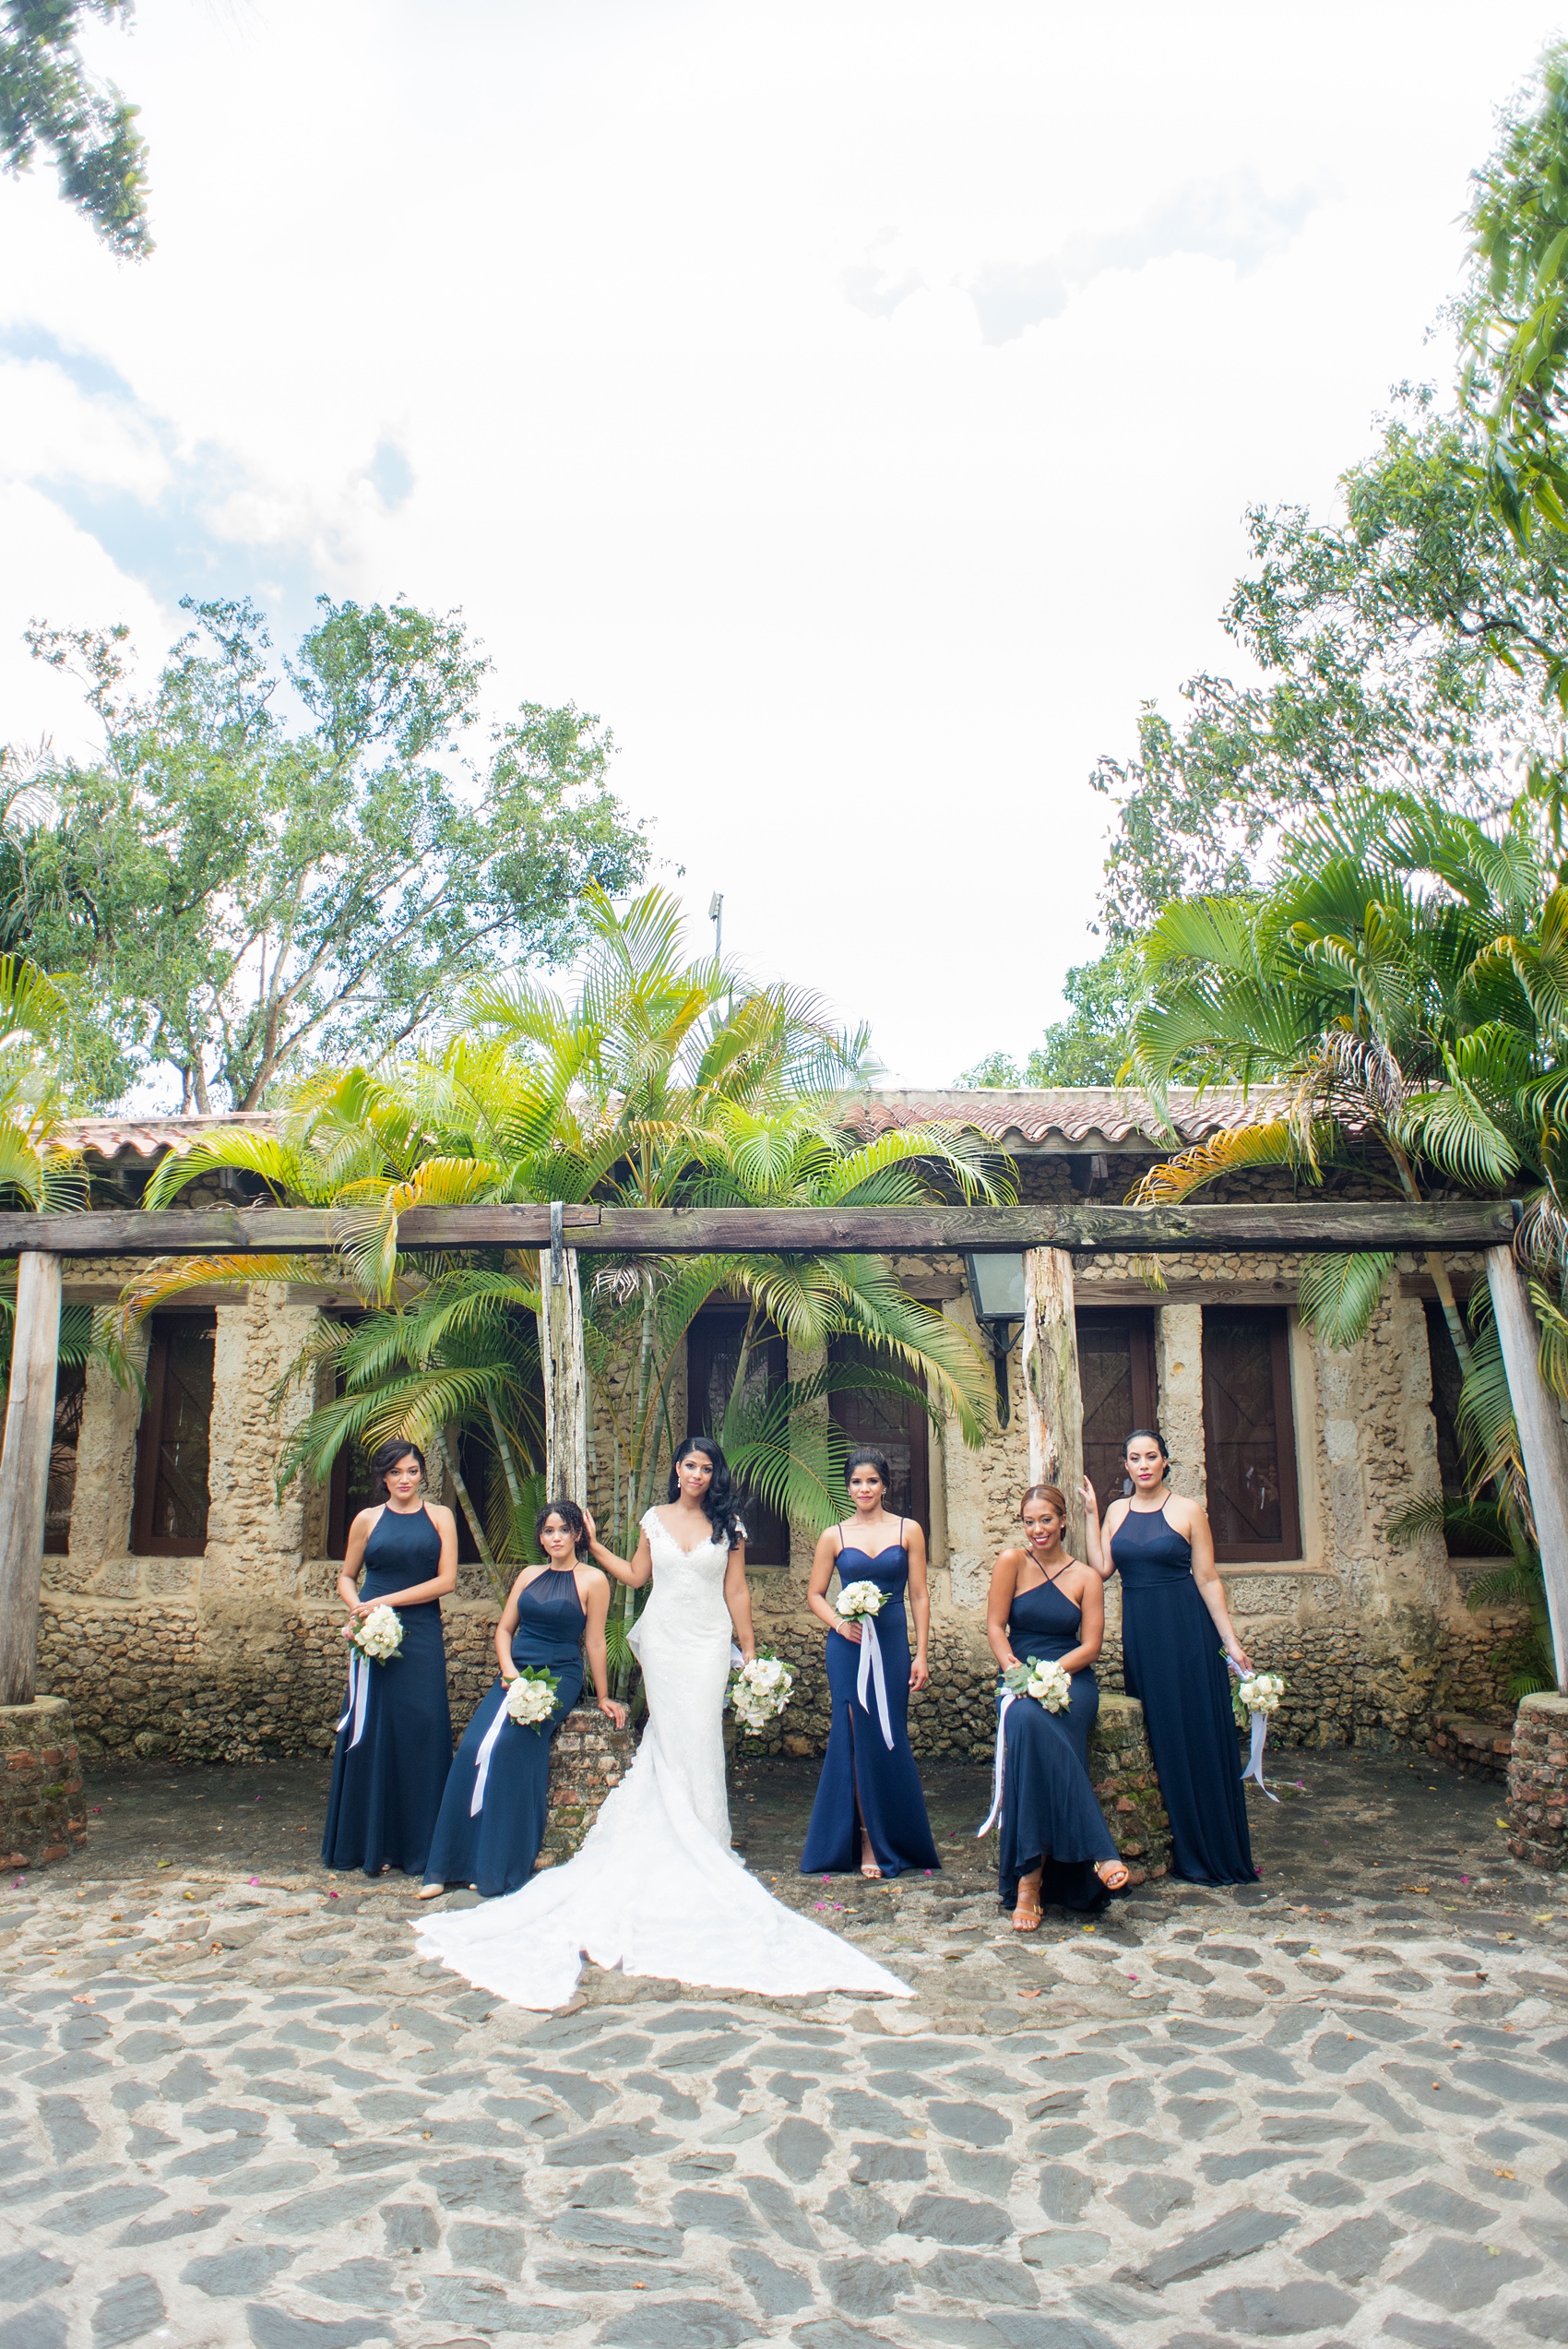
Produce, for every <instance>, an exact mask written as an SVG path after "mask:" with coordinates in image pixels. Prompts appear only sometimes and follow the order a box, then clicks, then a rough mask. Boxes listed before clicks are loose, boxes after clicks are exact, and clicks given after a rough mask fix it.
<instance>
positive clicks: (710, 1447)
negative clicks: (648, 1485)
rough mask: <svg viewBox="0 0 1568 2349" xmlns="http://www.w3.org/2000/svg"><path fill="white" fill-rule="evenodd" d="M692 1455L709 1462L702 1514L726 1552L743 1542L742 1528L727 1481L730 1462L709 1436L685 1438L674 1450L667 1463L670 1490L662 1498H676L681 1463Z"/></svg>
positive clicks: (732, 1488)
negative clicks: (708, 1475) (710, 1463)
mask: <svg viewBox="0 0 1568 2349" xmlns="http://www.w3.org/2000/svg"><path fill="white" fill-rule="evenodd" d="M694 1452H701V1454H702V1456H703V1458H704V1460H707V1461H712V1463H713V1474H712V1475H711V1476H710V1477H709V1478H708V1483H707V1492H706V1493H705V1494H704V1495H703V1496H702V1506H703V1513H704V1515H705V1516H706V1517H707V1521H708V1523H709V1524H710V1525H711V1526H712V1528H713V1538H714V1540H715V1541H716V1542H722V1543H723V1544H724V1546H725V1548H726V1549H727V1550H732V1549H733V1548H734V1547H735V1544H737V1543H738V1542H743V1541H744V1540H745V1538H746V1529H745V1527H744V1526H743V1525H742V1522H741V1516H740V1510H739V1508H738V1507H737V1504H736V1493H735V1487H734V1485H732V1484H731V1479H730V1463H729V1461H727V1460H726V1459H725V1457H724V1455H723V1453H722V1452H721V1451H720V1450H719V1447H718V1445H717V1444H716V1443H715V1442H714V1440H713V1437H711V1436H688V1437H687V1438H686V1440H685V1442H684V1443H683V1444H682V1445H680V1446H679V1447H678V1449H677V1450H676V1453H675V1457H674V1459H673V1460H672V1461H671V1463H670V1490H669V1492H668V1494H667V1495H666V1496H665V1497H666V1499H668V1500H671V1501H678V1500H679V1499H680V1497H681V1473H680V1471H681V1462H682V1461H683V1460H690V1458H691V1456H692V1454H693V1453H694Z"/></svg>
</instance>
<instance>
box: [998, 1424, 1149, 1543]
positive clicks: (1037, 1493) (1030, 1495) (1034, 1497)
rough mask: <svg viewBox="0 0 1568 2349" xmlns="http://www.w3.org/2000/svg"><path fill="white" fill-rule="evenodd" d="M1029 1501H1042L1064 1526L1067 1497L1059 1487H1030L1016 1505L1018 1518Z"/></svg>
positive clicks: (1129, 1439)
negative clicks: (1053, 1511) (1052, 1510)
mask: <svg viewBox="0 0 1568 2349" xmlns="http://www.w3.org/2000/svg"><path fill="white" fill-rule="evenodd" d="M1132 1440H1133V1439H1132V1437H1130V1436H1129V1437H1128V1438H1127V1441H1128V1442H1129V1443H1131V1442H1132ZM1031 1501H1043V1502H1044V1503H1045V1505H1046V1507H1047V1508H1053V1509H1054V1510H1055V1511H1056V1514H1057V1516H1058V1517H1059V1518H1060V1519H1061V1520H1062V1522H1063V1525H1065V1524H1066V1522H1067V1496H1066V1494H1065V1493H1064V1492H1063V1490H1062V1487H1061V1485H1030V1486H1029V1489H1028V1492H1027V1493H1026V1494H1025V1495H1024V1497H1023V1499H1022V1500H1021V1501H1020V1502H1019V1503H1018V1515H1019V1517H1020V1518H1021V1517H1022V1516H1023V1514H1024V1511H1025V1510H1026V1509H1027V1508H1028V1505H1029V1503H1030V1502H1031Z"/></svg>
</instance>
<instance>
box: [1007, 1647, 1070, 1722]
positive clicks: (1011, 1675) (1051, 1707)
mask: <svg viewBox="0 0 1568 2349" xmlns="http://www.w3.org/2000/svg"><path fill="white" fill-rule="evenodd" d="M1002 1685H1003V1687H1004V1688H1011V1690H1012V1691H1013V1694H1014V1695H1015V1696H1016V1697H1032V1698H1033V1699H1034V1700H1035V1702H1036V1704H1037V1705H1043V1706H1044V1707H1045V1710H1046V1711H1047V1712H1065V1711H1066V1710H1067V1708H1068V1706H1069V1705H1070V1704H1071V1703H1072V1701H1073V1680H1072V1675H1071V1674H1070V1673H1066V1672H1063V1669H1062V1666H1061V1665H1060V1664H1059V1663H1054V1662H1052V1661H1051V1660H1050V1659H1049V1658H1047V1657H1044V1656H1035V1657H1031V1658H1030V1659H1029V1661H1028V1663H1015V1664H1009V1665H1008V1667H1007V1670H1006V1671H1005V1672H1004V1674H1003V1675H1002Z"/></svg>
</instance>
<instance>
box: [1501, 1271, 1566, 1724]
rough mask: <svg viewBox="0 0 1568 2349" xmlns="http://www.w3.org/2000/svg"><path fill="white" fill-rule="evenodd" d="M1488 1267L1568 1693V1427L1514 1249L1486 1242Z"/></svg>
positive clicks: (1560, 1674) (1560, 1679) (1561, 1678)
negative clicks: (1547, 1372)
mask: <svg viewBox="0 0 1568 2349" xmlns="http://www.w3.org/2000/svg"><path fill="white" fill-rule="evenodd" d="M1486 1270H1487V1281H1488V1284H1489V1285H1490V1287H1491V1303H1492V1310H1493V1311H1494V1313H1495V1314H1496V1316H1497V1335H1498V1341H1499V1343H1500V1344H1501V1346H1502V1348H1503V1369H1504V1370H1505V1371H1506V1372H1507V1374H1508V1398H1509V1401H1511V1402H1512V1403H1513V1406H1514V1420H1515V1425H1516V1426H1517V1428H1518V1430H1519V1449H1520V1451H1521V1452H1522V1453H1523V1454H1524V1459H1525V1482H1526V1484H1527V1485H1528V1486H1529V1488H1530V1514H1531V1515H1532V1517H1533V1518H1534V1519H1535V1520H1536V1543H1537V1546H1538V1548H1539V1551H1540V1566H1541V1580H1542V1581H1543V1582H1544V1583H1545V1584H1546V1611H1547V1616H1548V1618H1549V1620H1550V1626H1551V1650H1552V1656H1553V1659H1554V1662H1555V1664H1556V1670H1557V1686H1558V1687H1559V1689H1560V1690H1562V1691H1563V1692H1564V1693H1568V1427H1564V1425H1563V1424H1562V1413H1561V1412H1560V1411H1559V1410H1558V1408H1557V1397H1556V1396H1555V1395H1554V1394H1553V1393H1552V1391H1551V1389H1550V1387H1549V1386H1548V1385H1547V1383H1546V1380H1545V1379H1544V1378H1543V1377H1541V1372H1540V1330H1539V1328H1538V1325H1537V1321H1536V1317H1535V1312H1534V1309H1533V1307H1532V1306H1531V1304H1530V1297H1529V1292H1528V1290H1527V1289H1526V1286H1525V1276H1524V1274H1523V1272H1522V1271H1521V1270H1520V1269H1519V1263H1518V1259H1517V1258H1516V1257H1515V1254H1514V1251H1513V1249H1512V1248H1491V1249H1489V1250H1488V1252H1487V1259H1486Z"/></svg>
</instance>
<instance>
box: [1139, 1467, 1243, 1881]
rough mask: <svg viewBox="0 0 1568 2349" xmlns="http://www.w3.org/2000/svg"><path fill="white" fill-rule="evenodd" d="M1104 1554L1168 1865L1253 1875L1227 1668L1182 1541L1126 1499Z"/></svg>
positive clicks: (1221, 1877)
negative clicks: (1115, 1577)
mask: <svg viewBox="0 0 1568 2349" xmlns="http://www.w3.org/2000/svg"><path fill="white" fill-rule="evenodd" d="M1111 1564H1112V1565H1113V1566H1114V1567H1115V1568H1116V1571H1117V1572H1118V1574H1120V1576H1121V1577H1122V1655H1123V1668H1124V1672H1125V1677H1126V1682H1127V1693H1128V1695H1129V1696H1130V1697H1136V1698H1137V1699H1138V1701H1139V1703H1140V1704H1141V1705H1142V1706H1143V1709H1144V1726H1145V1727H1146V1730H1147V1731H1148V1742H1149V1751H1150V1753H1151V1754H1152V1755H1153V1757H1154V1769H1155V1775H1156V1777H1157V1778H1158V1781H1159V1791H1160V1794H1161V1795H1162V1797H1163V1798H1164V1802H1165V1810H1166V1816H1167V1817H1168V1818H1169V1819H1170V1840H1171V1843H1172V1846H1173V1854H1172V1867H1173V1872H1174V1873H1175V1874H1176V1875H1177V1876H1184V1877H1186V1878H1188V1880H1189V1881H1190V1882H1192V1883H1194V1884H1251V1883H1253V1882H1254V1881H1255V1880H1256V1878H1257V1869H1256V1868H1255V1867H1254V1866H1253V1847H1252V1842H1251V1839H1250V1837H1249V1835H1248V1833H1247V1801H1246V1796H1245V1795H1244V1793H1243V1792H1242V1788H1241V1757H1240V1753H1239V1750H1238V1747H1237V1744H1236V1720H1235V1715H1234V1714H1233V1713H1232V1711H1231V1710H1230V1686H1229V1673H1228V1671H1227V1669H1226V1663H1225V1658H1224V1655H1223V1654H1222V1652H1221V1650H1220V1644H1219V1634H1218V1631H1217V1630H1216V1629H1215V1628H1214V1618H1213V1616H1211V1615H1210V1614H1209V1611H1208V1609H1207V1607H1206V1606H1205V1604H1204V1603H1203V1599H1202V1596H1201V1594H1200V1592H1199V1590H1198V1586H1197V1584H1196V1583H1195V1582H1194V1580H1193V1549H1192V1544H1191V1543H1190V1542H1188V1541H1187V1539H1186V1537H1185V1536H1184V1535H1183V1534H1181V1533H1178V1532H1177V1531H1176V1529H1175V1527H1174V1526H1173V1525H1171V1524H1170V1522H1169V1520H1167V1518H1166V1514H1165V1510H1164V1508H1163V1507H1161V1508H1158V1509H1132V1508H1130V1509H1129V1510H1128V1511H1127V1514H1126V1516H1125V1517H1124V1518H1123V1520H1122V1522H1121V1524H1120V1525H1119V1526H1118V1527H1117V1528H1116V1531H1115V1532H1114V1533H1113V1534H1112V1536H1111Z"/></svg>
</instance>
